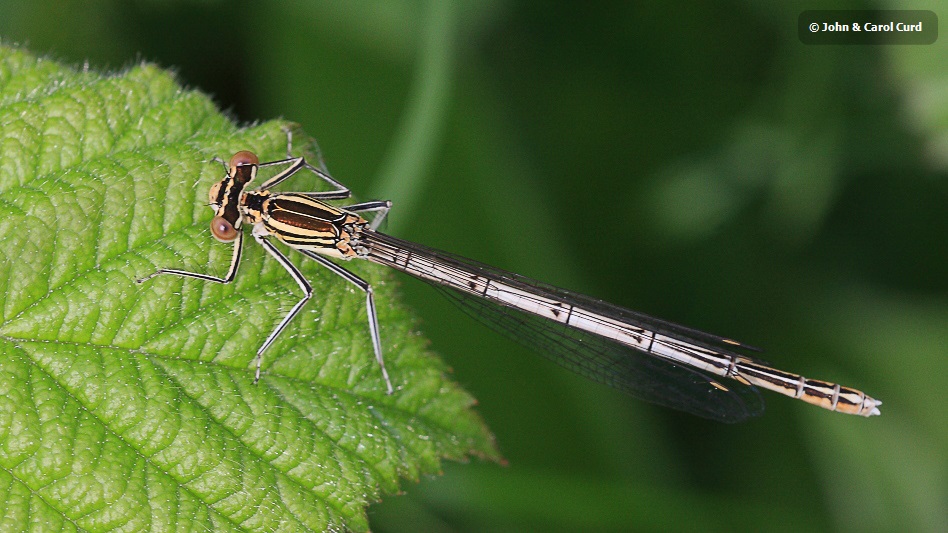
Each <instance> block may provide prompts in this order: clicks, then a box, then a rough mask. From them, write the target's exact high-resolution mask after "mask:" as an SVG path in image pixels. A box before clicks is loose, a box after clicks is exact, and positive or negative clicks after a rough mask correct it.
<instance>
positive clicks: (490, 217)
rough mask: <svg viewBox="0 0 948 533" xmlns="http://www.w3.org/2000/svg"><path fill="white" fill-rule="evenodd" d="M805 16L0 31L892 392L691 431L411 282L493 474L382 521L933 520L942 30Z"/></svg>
mask: <svg viewBox="0 0 948 533" xmlns="http://www.w3.org/2000/svg"><path fill="white" fill-rule="evenodd" d="M833 7H838V5H837V4H833ZM849 7H852V8H878V7H880V5H879V4H871V5H869V4H865V3H854V4H852V5H851V6H849ZM881 7H886V8H892V9H896V8H906V7H910V8H912V9H931V10H933V11H935V12H936V13H937V14H938V15H940V18H941V19H942V20H945V18H946V17H945V14H946V13H948V10H946V9H945V2H923V3H921V4H917V3H915V4H912V5H910V6H907V5H904V4H902V3H898V2H890V3H885V4H882V5H881ZM816 8H819V5H813V4H812V3H806V4H802V3H791V4H781V5H780V6H774V5H772V4H766V5H765V4H760V3H755V2H729V3H724V4H721V3H718V4H714V5H711V4H704V3H700V2H692V3H688V4H685V5H678V6H676V7H675V8H674V9H673V8H671V7H666V6H662V5H658V4H656V5H651V4H640V3H631V2H623V1H612V2H598V3H595V4H593V5H584V6H582V8H578V7H577V5H576V4H575V3H572V2H549V1H539V0H536V1H529V0H522V1H513V0H510V1H505V0H494V1H490V2H474V1H460V0H456V1H421V0H418V1H402V2H399V1H390V2H373V1H356V2H351V1H350V2H343V1H337V2H318V3H312V2H302V1H290V2H276V1H264V2H253V3H246V4H231V3H224V2H186V1H179V2H158V1H153V2H146V1H140V2H114V3H113V2H102V3H99V4H97V6H92V7H89V6H87V5H86V3H85V2H49V3H46V2H34V3H31V4H30V5H29V8H24V7H23V5H16V6H11V5H5V6H3V7H2V12H0V36H2V37H3V38H4V39H6V40H8V41H9V40H15V41H26V42H28V44H29V45H30V47H31V48H32V49H34V50H36V51H38V52H49V53H51V54H53V56H54V57H57V58H62V59H65V60H68V61H73V62H76V63H77V64H81V63H82V62H83V61H85V60H87V59H88V60H89V61H90V62H91V63H92V64H94V65H96V66H122V65H127V64H130V63H132V62H134V61H135V60H136V59H137V58H140V57H144V58H147V59H149V60H155V61H157V62H158V63H160V64H162V65H166V66H171V67H174V68H175V69H176V70H177V71H178V72H179V76H180V78H181V79H182V80H183V81H184V82H185V83H187V84H188V85H190V86H194V87H200V88H201V89H202V90H204V91H206V92H208V93H210V94H212V95H213V97H214V98H215V99H217V101H218V102H219V103H220V104H221V105H222V107H224V108H225V109H231V110H232V111H233V113H234V114H235V115H236V116H237V117H238V118H239V119H240V120H244V121H257V120H266V119H269V118H273V117H285V118H287V119H290V120H293V121H297V122H300V123H301V124H302V125H303V127H304V128H305V129H306V130H307V131H308V132H310V133H312V134H313V135H314V136H315V137H316V138H317V139H319V141H320V144H321V148H322V150H323V153H324V155H325V157H326V160H327V164H328V165H329V168H330V170H331V171H332V172H333V175H334V176H336V177H337V178H339V179H341V180H342V181H344V182H345V183H346V184H347V185H349V186H350V187H351V188H352V189H353V190H354V191H356V193H357V194H358V195H359V196H361V197H363V198H370V197H382V196H384V197H388V198H391V199H393V200H394V201H395V209H394V210H393V212H392V214H391V215H390V216H391V218H392V220H391V224H390V226H389V228H388V229H389V231H390V232H391V233H394V234H396V235H398V236H400V237H405V238H409V239H412V240H415V241H418V242H422V243H425V244H428V245H431V246H436V247H439V248H442V249H447V250H450V251H452V252H455V253H459V254H462V255H465V256H468V257H471V258H474V259H477V260H480V261H484V262H488V263H491V264H494V265H496V266H499V267H503V268H507V269H509V270H513V271H517V272H520V273H523V274H526V275H529V276H532V277H535V278H538V279H542V280H544V281H547V282H550V283H554V284H557V285H560V286H564V287H568V288H570V289H573V290H577V291H580V292H584V293H587V294H591V295H593V296H597V297H601V298H603V299H606V300H609V301H611V302H614V303H617V304H620V305H623V306H626V307H630V308H633V309H637V310H641V311H644V312H647V313H650V314H653V315H656V316H660V317H663V318H667V319H671V320H674V321H676V322H681V323H685V324H688V325H690V326H694V327H698V328H701V329H704V330H708V331H712V332H715V333H720V334H724V335H729V336H732V337H735V338H737V339H740V340H742V341H745V342H749V343H752V344H756V345H759V346H764V347H766V348H767V350H768V351H767V353H765V354H764V357H765V358H766V359H768V360H770V361H771V362H773V363H774V364H775V365H777V366H779V367H781V368H786V369H787V370H792V371H798V372H801V373H803V374H804V375H806V376H807V377H817V378H821V379H829V380H834V381H839V382H842V383H845V384H847V385H852V386H858V387H860V388H862V389H863V390H866V391H867V392H868V393H870V394H872V395H873V396H875V397H877V398H880V399H882V400H883V401H884V402H885V404H884V405H883V416H881V417H878V418H876V419H872V420H863V419H855V418H847V417H841V416H839V415H835V414H833V413H823V412H819V411H818V410H816V409H813V408H808V407H807V406H804V405H799V404H798V402H793V401H790V400H786V399H783V398H779V397H774V396H773V395H768V397H767V400H768V411H767V412H766V413H765V414H764V416H763V417H762V418H760V419H758V420H755V421H752V422H750V423H747V424H744V425H741V426H737V427H732V426H721V425H717V424H713V423H708V422H705V421H702V420H696V419H694V418H693V417H690V416H686V415H680V414H678V413H673V412H668V411H667V410H662V409H657V408H653V407H651V406H647V405H642V404H640V403H636V402H632V401H629V400H628V399H627V398H625V397H622V396H621V395H619V394H617V393H614V392H613V391H611V390H608V389H605V388H602V387H597V386H595V385H591V384H587V383H585V382H584V381H583V380H581V379H580V378H577V377H575V376H572V375H571V374H569V373H568V372H565V371H561V370H560V369H558V368H554V367H553V366H552V365H548V364H546V363H545V362H544V361H542V360H541V359H539V358H535V357H532V356H530V355H528V352H527V351H526V350H522V349H520V348H519V347H516V346H514V345H512V344H511V343H509V342H507V341H506V340H504V339H502V338H500V337H499V336H495V335H493V334H491V333H490V332H487V331H485V330H483V329H481V326H479V325H477V324H473V323H469V321H468V319H467V317H466V316H464V315H463V314H461V313H458V312H456V311H455V310H453V309H452V308H451V306H450V304H448V303H446V302H442V301H440V300H438V299H436V298H432V297H431V296H430V294H431V293H430V292H428V291H429V290H430V289H429V288H427V287H424V286H422V285H421V284H416V283H415V282H413V281H411V280H404V281H403V282H402V283H403V285H402V292H403V293H404V294H405V296H406V299H407V300H408V301H409V302H411V304H412V306H413V307H414V308H416V309H417V311H418V313H419V315H420V316H421V317H422V319H423V324H422V329H423V330H424V332H425V334H426V335H427V336H429V337H430V338H431V339H432V345H433V347H434V348H435V349H436V350H438V351H439V352H440V353H442V354H444V357H445V358H446V359H447V360H448V361H449V364H450V365H451V366H453V367H454V370H455V376H457V378H458V379H459V380H460V381H461V382H462V383H463V384H464V385H465V387H466V388H468V389H469V390H471V391H473V393H474V395H475V396H476V397H477V398H478V399H479V402H480V408H479V410H480V412H481V413H482V414H483V415H484V417H485V418H486V419H487V420H488V422H489V423H490V425H491V427H492V429H493V430H494V431H495V432H496V434H497V437H498V442H499V445H500V448H501V450H502V451H503V453H504V456H505V457H507V458H508V460H509V465H510V466H509V467H508V468H505V469H501V468H497V467H496V466H493V465H489V464H483V465H481V464H474V465H467V466H464V467H459V468H455V467H451V466H449V467H447V468H446V476H445V477H444V478H439V479H434V480H430V481H423V482H422V483H421V484H420V485H418V486H417V487H415V488H413V489H411V490H409V492H408V494H407V495H406V496H405V497H398V498H387V499H386V500H385V501H383V503H382V504H380V505H377V506H375V507H373V508H371V509H370V522H371V524H372V527H373V529H374V530H378V531H414V530H419V529H426V530H438V529H441V530H483V529H485V528H493V529H514V530H516V529H545V530H557V529H559V530H576V529H586V530H591V529H594V530H628V529H633V530H634V529H659V528H664V529H674V528H677V529H682V528H691V529H695V528H699V527H700V528H701V529H705V530H733V529H736V528H742V529H750V528H754V529H757V528H761V527H767V528H770V529H785V530H799V529H802V528H807V529H808V530H813V529H826V530H850V531H866V530H878V531H886V530H898V529H910V530H919V531H924V530H930V531H938V530H944V529H945V526H946V523H948V508H946V507H948V504H946V503H945V502H948V459H946V456H948V454H946V453H945V452H946V450H948V423H946V422H948V407H946V405H948V404H946V402H944V401H942V400H941V399H940V398H941V396H940V394H941V391H942V389H943V387H944V382H945V379H944V376H946V375H948V368H946V366H948V359H946V357H945V355H946V354H948V328H946V327H945V324H948V290H946V289H948V275H946V274H948V268H946V265H948V247H946V246H945V244H944V243H945V237H946V235H948V210H946V209H944V206H945V205H946V203H948V185H946V183H948V180H946V177H948V165H946V163H945V161H946V160H948V156H946V154H948V148H946V146H948V145H946V142H945V138H946V136H948V133H946V132H948V120H946V117H948V96H946V94H948V91H946V90H945V87H948V82H946V80H948V63H946V62H945V61H944V60H943V58H945V57H948V53H946V52H948V50H946V46H948V44H946V43H945V40H944V39H941V40H940V41H938V42H936V43H935V44H934V45H931V46H913V47H856V46H850V47H832V46H804V45H802V44H800V42H799V40H798V39H797V36H796V21H797V16H798V15H799V13H800V11H802V10H803V9H816ZM93 28H94V29H95V33H94V34H93V33H92V30H91V29H93Z"/></svg>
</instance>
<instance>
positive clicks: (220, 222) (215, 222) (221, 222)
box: [211, 217, 238, 242]
mask: <svg viewBox="0 0 948 533" xmlns="http://www.w3.org/2000/svg"><path fill="white" fill-rule="evenodd" d="M237 231H238V230H237V228H235V227H234V225H233V224H231V223H230V222H229V221H228V220H227V219H226V218H224V217H214V218H213V219H212V220H211V235H213V236H214V238H215V239H217V240H219V241H221V242H234V240H235V239H237Z"/></svg>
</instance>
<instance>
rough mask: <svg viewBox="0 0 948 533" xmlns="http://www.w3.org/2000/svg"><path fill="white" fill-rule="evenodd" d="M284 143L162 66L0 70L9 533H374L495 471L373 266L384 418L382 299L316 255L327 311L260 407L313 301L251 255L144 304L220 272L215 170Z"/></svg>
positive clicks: (358, 269)
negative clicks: (414, 499) (438, 478)
mask: <svg viewBox="0 0 948 533" xmlns="http://www.w3.org/2000/svg"><path fill="white" fill-rule="evenodd" d="M285 126H286V124H283V123H278V122H270V123H266V124H262V125H259V126H255V127H251V128H238V127H236V126H235V125H234V124H233V123H232V122H231V121H230V120H229V119H227V118H226V117H224V116H223V115H222V114H221V113H220V112H219V111H218V110H217V109H215V107H214V105H213V104H212V103H211V101H210V100H209V99H208V98H207V97H206V96H205V95H202V94H200V93H198V92H195V91H188V90H184V89H182V88H181V87H180V86H179V85H177V84H176V82H175V81H174V79H173V78H172V76H171V75H169V74H168V73H167V72H164V71H161V70H160V69H158V68H156V67H154V66H151V65H141V66H137V67H134V68H131V69H129V70H128V71H127V72H124V73H122V74H120V75H115V76H103V75H101V74H98V73H93V72H86V71H79V70H75V69H71V68H67V67H64V66H63V65H59V64H56V63H54V62H50V61H47V60H43V59H40V58H36V57H34V56H32V55H30V54H28V53H26V52H24V51H22V50H18V49H11V48H7V47H0V198H2V203H3V207H4V216H3V217H2V218H0V254H2V257H0V284H2V286H3V287H5V290H4V291H3V293H2V301H0V313H2V319H0V352H2V353H0V502H2V504H3V507H4V508H5V513H0V520H2V522H0V530H3V531H11V530H29V529H34V530H44V531H49V530H55V529H61V530H66V531H73V530H86V531H102V530H114V529H119V530H128V531H139V530H146V529H150V530H155V531H168V530H172V529H177V530H194V529H200V530H211V529H213V530H217V529H220V530H248V531H295V530H318V531H321V530H328V529H352V530H365V529H367V528H368V522H367V519H366V514H365V506H366V505H367V503H369V502H371V501H373V500H376V499H377V498H378V497H379V496H380V494H381V493H391V492H394V491H397V490H398V488H399V480H400V478H407V479H413V480H416V479H418V478H419V476H420V475H422V474H426V473H436V472H438V471H439V468H440V460H441V459H442V458H451V459H458V460H460V459H464V458H465V457H466V456H467V455H470V454H473V455H476V456H482V457H486V458H491V459H496V458H497V452H496V450H495V448H494V444H493V440H492V436H491V435H490V433H489V432H488V430H487V429H486V427H485V426H484V424H483V423H482V421H481V420H480V418H479V417H478V416H477V415H476V414H475V413H474V412H472V411H471V409H470V408H471V405H472V404H473V399H472V398H471V397H470V396H469V395H468V394H467V393H465V392H464V391H463V390H461V389H460V388H459V387H458V386H457V385H455V384H454V383H452V382H451V381H449V380H448V379H447V378H446V377H445V367H444V366H443V364H442V363H440V362H439V361H438V360H437V359H436V358H435V357H434V356H433V355H432V354H430V353H428V352H426V350H425V347H426V341H425V340H424V339H423V338H422V337H420V336H418V335H417V334H416V333H415V324H414V320H413V318H412V317H411V315H410V314H409V313H408V312H406V311H405V310H403V309H401V308H399V307H398V306H397V305H396V303H395V300H396V297H395V294H394V293H395V287H394V285H395V284H394V283H393V282H392V281H391V280H390V278H389V277H388V273H387V272H384V271H380V270H379V269H377V268H375V267H374V265H368V264H357V263H360V262H352V263H349V264H347V265H346V266H347V268H351V269H352V270H353V271H354V272H355V273H356V274H358V275H359V276H362V277H363V278H365V279H367V280H368V281H370V282H371V283H373V285H374V287H375V289H376V298H377V302H378V306H379V309H378V312H379V321H380V323H381V327H382V340H383V346H384V350H385V357H386V363H387V367H388V370H389V372H390V374H391V376H392V381H393V383H394V385H395V386H396V391H395V393H394V394H393V395H390V396H389V395H386V394H385V386H384V383H383V381H382V378H381V372H380V369H379V366H378V365H377V364H376V362H375V359H374V357H373V355H372V350H371V345H370V340H369V336H368V329H367V324H366V316H365V309H364V298H363V297H362V295H361V294H359V293H356V292H354V289H352V288H351V287H350V286H349V284H347V283H345V282H344V281H342V280H341V279H339V278H338V277H337V276H335V275H333V274H331V273H329V272H327V271H325V269H321V268H320V267H319V265H317V264H316V263H315V262H312V261H305V262H304V261H301V260H300V259H299V257H298V256H299V254H294V253H292V251H289V255H290V257H291V258H292V259H293V261H294V262H295V263H296V264H298V265H299V266H300V268H301V269H302V272H303V273H304V275H305V276H306V277H307V278H308V279H309V280H310V281H311V282H312V284H313V288H314V290H315V292H316V297H315V298H313V299H312V300H311V301H310V302H309V304H307V306H306V307H305V308H304V311H303V312H302V313H301V315H300V316H299V317H297V318H296V319H295V320H294V321H293V322H292V323H291V324H290V327H289V328H288V329H287V330H286V331H284V333H283V334H282V335H281V336H280V337H279V338H278V339H277V341H276V343H275V344H274V345H273V346H272V347H271V348H270V349H269V350H268V351H267V352H266V353H265V354H264V359H263V364H264V374H263V377H262V379H261V380H260V382H259V384H257V385H254V384H253V377H254V376H253V374H254V357H255V353H256V349H257V348H258V346H259V345H260V343H261V342H262V341H263V339H264V338H265V337H266V335H267V334H268V333H269V332H270V331H271V330H272V328H273V327H274V326H275V325H276V323H277V322H278V321H279V320H280V319H281V318H282V317H283V316H284V314H285V313H286V312H287V311H288V310H289V309H290V307H291V306H292V305H293V304H295V303H296V301H298V300H299V298H300V297H301V294H300V292H299V288H298V287H297V286H296V284H295V283H294V282H293V281H292V279H291V278H290V277H289V276H288V275H287V273H286V272H285V271H284V270H283V269H282V268H281V267H280V266H279V265H278V264H277V263H276V262H275V261H273V260H272V259H270V258H268V257H265V253H264V251H263V250H260V249H259V247H258V246H256V245H255V244H254V243H253V240H252V239H251V240H249V242H248V246H246V247H245V252H244V256H243V260H242V262H241V265H240V270H239V272H238V274H237V279H236V281H235V282H234V283H232V284H230V285H220V284H215V283H206V282H202V281H200V280H193V279H182V278H179V277H175V276H159V277H157V278H154V279H152V280H150V281H148V282H146V283H145V284H143V285H140V286H139V285H136V284H135V283H134V280H135V279H137V278H140V277H142V276H145V275H147V274H149V273H151V272H154V271H155V270H156V269H157V268H160V267H167V268H180V269H188V270H192V271H197V272H207V273H211V274H217V275H222V274H223V273H224V272H225V271H226V269H227V265H228V262H229V260H230V254H231V250H232V247H231V245H227V244H222V243H218V242H217V241H215V240H213V239H212V238H211V237H210V235H209V232H208V222H209V220H210V218H211V216H212V212H211V210H209V209H208V208H207V206H206V204H207V190H208V187H209V186H210V184H211V183H212V182H214V181H216V180H218V179H220V176H221V173H222V168H221V165H220V163H219V162H212V161H211V159H212V158H213V157H214V156H220V157H224V158H226V157H228V156H229V155H230V154H231V153H234V152H235V151H237V150H242V149H247V150H252V151H254V152H256V153H257V154H259V155H260V157H261V160H268V159H278V158H280V157H282V156H283V155H284V153H285V149H286V140H285V134H284V133H283V131H282V130H281V128H283V127H285ZM305 147H306V142H305V139H304V138H303V137H302V136H301V135H299V134H298V135H297V136H296V137H295V149H294V150H295V151H297V152H298V151H300V150H301V149H303V148H305ZM315 181H316V180H315V179H314V178H313V177H301V178H299V179H297V178H295V177H294V178H293V179H291V180H290V182H291V183H290V184H289V186H291V187H293V188H294V189H298V190H312V189H311V187H314V186H315Z"/></svg>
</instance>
